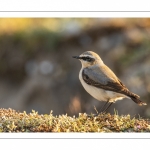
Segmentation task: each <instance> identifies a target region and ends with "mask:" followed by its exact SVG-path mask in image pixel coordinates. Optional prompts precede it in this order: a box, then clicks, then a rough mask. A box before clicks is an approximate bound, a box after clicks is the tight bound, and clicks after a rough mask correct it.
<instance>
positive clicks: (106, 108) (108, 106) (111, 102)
mask: <svg viewBox="0 0 150 150" xmlns="http://www.w3.org/2000/svg"><path fill="white" fill-rule="evenodd" d="M112 104H113V102H111V103H110V104H109V105H108V107H107V108H106V109H105V110H104V111H103V113H105V112H106V111H107V110H108V108H109V107H110V106H111V105H112Z"/></svg>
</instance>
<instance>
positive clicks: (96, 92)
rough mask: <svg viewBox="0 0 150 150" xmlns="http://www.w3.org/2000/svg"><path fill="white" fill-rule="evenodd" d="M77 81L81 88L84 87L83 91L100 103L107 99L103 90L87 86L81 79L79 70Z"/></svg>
mask: <svg viewBox="0 0 150 150" xmlns="http://www.w3.org/2000/svg"><path fill="white" fill-rule="evenodd" d="M79 79H80V82H81V84H82V86H83V87H84V89H85V90H86V91H87V92H88V93H89V94H90V95H92V96H93V97H94V98H95V99H97V100H100V101H107V100H108V99H109V97H108V95H107V92H106V91H105V90H103V89H100V88H97V87H94V86H91V85H88V84H87V83H86V82H85V81H84V80H83V77H82V69H81V70H80V73H79Z"/></svg>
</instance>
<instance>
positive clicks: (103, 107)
mask: <svg viewBox="0 0 150 150" xmlns="http://www.w3.org/2000/svg"><path fill="white" fill-rule="evenodd" d="M108 102H109V100H108V101H107V102H106V103H105V104H104V105H103V106H102V108H101V110H100V112H103V109H104V110H105V106H106V105H107V104H108Z"/></svg>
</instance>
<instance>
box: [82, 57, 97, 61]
mask: <svg viewBox="0 0 150 150" xmlns="http://www.w3.org/2000/svg"><path fill="white" fill-rule="evenodd" d="M82 59H83V60H85V61H88V62H91V61H94V60H95V59H94V58H91V57H82Z"/></svg>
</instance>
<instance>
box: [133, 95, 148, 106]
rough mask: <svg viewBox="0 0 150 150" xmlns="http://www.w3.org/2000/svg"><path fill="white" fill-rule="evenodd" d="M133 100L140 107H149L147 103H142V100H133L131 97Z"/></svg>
mask: <svg viewBox="0 0 150 150" xmlns="http://www.w3.org/2000/svg"><path fill="white" fill-rule="evenodd" d="M131 99H132V100H133V101H134V102H135V103H137V104H138V105H139V106H142V105H147V104H146V103H144V102H142V101H141V100H140V99H136V98H133V97H131Z"/></svg>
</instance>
